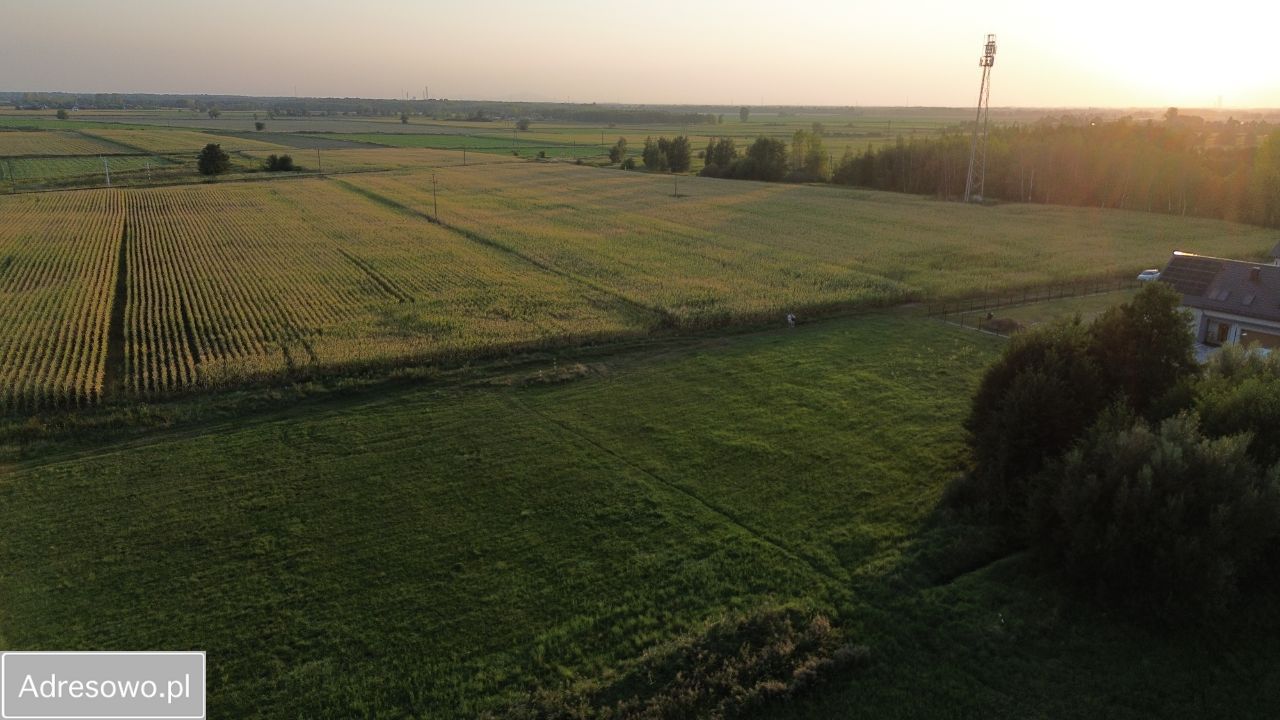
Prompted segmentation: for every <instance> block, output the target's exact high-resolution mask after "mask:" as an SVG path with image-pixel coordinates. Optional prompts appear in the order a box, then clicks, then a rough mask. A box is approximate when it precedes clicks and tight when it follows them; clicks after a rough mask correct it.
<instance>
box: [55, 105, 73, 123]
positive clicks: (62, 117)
mask: <svg viewBox="0 0 1280 720" xmlns="http://www.w3.org/2000/svg"><path fill="white" fill-rule="evenodd" d="M56 115H57V117H58V119H59V120H66V119H67V118H69V117H71V114H70V113H68V112H67V111H66V110H64V109H62V108H59V109H58V112H57V113H56Z"/></svg>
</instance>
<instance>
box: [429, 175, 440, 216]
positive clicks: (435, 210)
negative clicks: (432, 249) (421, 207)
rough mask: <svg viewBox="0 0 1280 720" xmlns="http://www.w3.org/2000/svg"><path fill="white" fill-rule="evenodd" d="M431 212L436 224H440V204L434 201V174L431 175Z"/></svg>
mask: <svg viewBox="0 0 1280 720" xmlns="http://www.w3.org/2000/svg"><path fill="white" fill-rule="evenodd" d="M431 211H432V213H433V214H434V215H435V219H436V223H437V224H438V223H439V222H440V203H439V202H438V201H437V200H436V174H435V173H431Z"/></svg>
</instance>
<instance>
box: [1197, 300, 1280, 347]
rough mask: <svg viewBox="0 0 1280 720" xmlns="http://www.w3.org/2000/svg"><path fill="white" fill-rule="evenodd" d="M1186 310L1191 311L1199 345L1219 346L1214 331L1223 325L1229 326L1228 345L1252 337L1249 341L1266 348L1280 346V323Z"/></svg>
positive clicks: (1221, 313) (1207, 311)
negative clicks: (1245, 337)
mask: <svg viewBox="0 0 1280 720" xmlns="http://www.w3.org/2000/svg"><path fill="white" fill-rule="evenodd" d="M1186 309H1187V310H1190V311H1191V329H1192V331H1193V332H1194V333H1195V339H1196V342H1198V343H1204V344H1206V345H1218V344H1219V342H1218V338H1217V336H1216V333H1214V329H1215V328H1216V326H1217V325H1218V324H1219V323H1221V324H1225V325H1227V326H1228V330H1227V337H1226V342H1227V343H1238V342H1240V340H1241V337H1242V336H1250V337H1249V339H1250V340H1251V341H1258V342H1261V344H1262V345H1263V346H1266V347H1271V346H1276V345H1280V322H1271V321H1268V320H1259V319H1257V318H1250V317H1245V316H1243V315H1234V314H1231V313H1224V312H1218V311H1215V310H1200V309H1198V308H1186ZM1273 336H1274V340H1273Z"/></svg>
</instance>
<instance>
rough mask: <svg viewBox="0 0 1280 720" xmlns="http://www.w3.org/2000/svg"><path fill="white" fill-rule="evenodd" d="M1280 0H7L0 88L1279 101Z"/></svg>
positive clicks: (828, 99) (852, 101)
mask: <svg viewBox="0 0 1280 720" xmlns="http://www.w3.org/2000/svg"><path fill="white" fill-rule="evenodd" d="M1278 27H1280V3H1277V2H1275V0H1254V1H1253V2H1242V1H1239V0H1220V1H1219V2H1214V3H1207V2H1203V0H1201V1H1199V2H1196V3H1180V2H1176V1H1175V2H1169V1H1166V2H1128V1H1126V0H1110V1H1102V0H1073V1H1071V2H1061V1H1059V2H1053V3H1049V2H1042V1H1038V0H1018V1H1016V2H1015V1H1013V0H993V1H990V2H986V3H977V2H970V3H966V2H960V1H957V0H950V1H945V2H944V1H940V0H899V1H898V2H854V1H851V0H844V1H836V0H791V2H778V1H777V0H772V1H771V2H754V1H751V0H684V1H683V2H674V1H671V0H647V1H644V2H641V1H635V2H610V1H607V0H595V1H589V0H522V1H521V2H512V1H510V0H472V1H470V2H464V1H462V0H417V1H410V0H349V1H348V2H337V1H335V0H307V1H306V2H303V1H302V0H253V1H249V0H217V1H211V0H202V1H200V2H196V1H195V0H0V89H4V90H66V91H78V92H111V91H116V92H173V93H199V92H207V93H218V94H224V93H225V94H246V95H292V94H294V92H295V87H296V92H297V94H299V95H310V96H364V97H403V95H404V93H406V92H407V93H409V94H410V95H417V96H421V94H422V92H423V86H424V85H427V84H429V85H430V88H431V96H432V97H447V98H459V99H461V98H477V99H515V100H541V99H547V100H566V99H567V100H571V101H574V102H592V101H597V102H637V103H640V102H651V103H709V104H751V105H755V104H760V103H765V104H823V105H903V104H908V103H910V104H912V105H969V104H972V103H973V102H974V101H975V100H976V95H977V86H978V78H979V70H978V67H977V57H978V55H979V54H980V51H981V46H982V42H983V39H984V35H985V33H988V32H994V33H997V34H998V36H999V53H998V55H997V59H996V66H995V70H994V75H993V90H992V96H991V103H992V105H1001V106H1005V105H1023V106H1098V107H1101V106H1121V107H1128V106H1150V107H1159V106H1166V105H1178V106H1184V107H1192V106H1212V105H1215V104H1216V103H1217V102H1218V99H1219V97H1221V100H1222V103H1223V105H1224V106H1228V107H1263V106H1265V107H1278V106H1280V52H1277V50H1276V45H1275V40H1274V36H1275V33H1276V32H1277V28H1278Z"/></svg>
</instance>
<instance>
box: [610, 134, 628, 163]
mask: <svg viewBox="0 0 1280 720" xmlns="http://www.w3.org/2000/svg"><path fill="white" fill-rule="evenodd" d="M626 157H627V139H626V138H624V137H620V138H618V142H616V143H614V144H613V147H611V148H609V162H611V163H620V162H622V161H623V159H624V158H626Z"/></svg>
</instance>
